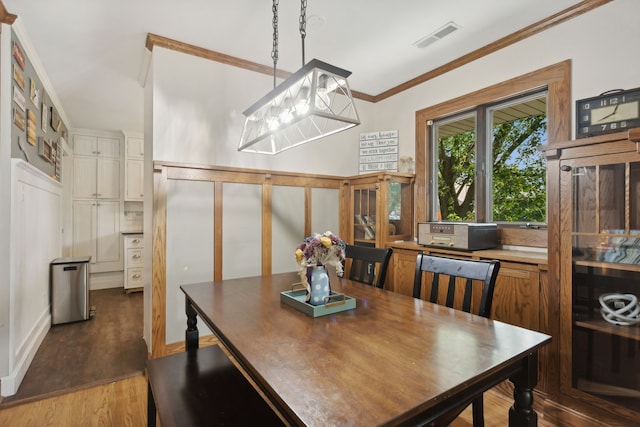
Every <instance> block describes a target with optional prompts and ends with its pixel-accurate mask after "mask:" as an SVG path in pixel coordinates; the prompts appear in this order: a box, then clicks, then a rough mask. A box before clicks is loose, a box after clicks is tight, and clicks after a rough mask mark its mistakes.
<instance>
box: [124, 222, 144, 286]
mask: <svg viewBox="0 0 640 427" xmlns="http://www.w3.org/2000/svg"><path fill="white" fill-rule="evenodd" d="M143 251H144V236H143V235H142V234H127V235H125V236H124V252H125V256H124V289H125V291H127V292H131V291H134V290H142V287H143V286H144V282H143V279H142V272H143V268H144V262H143Z"/></svg>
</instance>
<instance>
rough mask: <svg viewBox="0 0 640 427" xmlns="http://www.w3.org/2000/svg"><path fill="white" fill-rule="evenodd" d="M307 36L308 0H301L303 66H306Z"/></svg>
mask: <svg viewBox="0 0 640 427" xmlns="http://www.w3.org/2000/svg"><path fill="white" fill-rule="evenodd" d="M306 36H307V0H300V38H301V39H302V66H303V67H304V64H305V60H304V38H305V37H306Z"/></svg>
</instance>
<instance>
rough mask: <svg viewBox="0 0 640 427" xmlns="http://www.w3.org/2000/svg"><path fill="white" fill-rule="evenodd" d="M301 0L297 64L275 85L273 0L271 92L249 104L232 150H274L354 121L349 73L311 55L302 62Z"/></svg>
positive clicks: (303, 28)
mask: <svg viewBox="0 0 640 427" xmlns="http://www.w3.org/2000/svg"><path fill="white" fill-rule="evenodd" d="M306 9H307V0H302V1H301V6H300V37H301V39H302V68H300V69H299V70H298V71H296V72H295V73H294V74H292V75H291V76H290V77H289V78H287V79H286V80H284V81H283V82H282V83H281V84H280V85H278V86H276V64H277V62H278V0H273V7H272V10H273V50H272V51H271V58H272V59H273V86H274V88H273V90H272V91H271V92H269V93H268V94H267V95H266V96H264V97H263V98H262V99H260V100H259V101H258V102H256V103H255V104H253V105H252V106H251V107H249V108H248V109H247V110H246V111H245V112H244V113H243V114H244V115H245V116H246V119H245V123H244V129H243V131H242V137H241V139H240V145H239V146H238V151H246V152H253V153H263V154H277V153H279V152H281V151H284V150H288V149H289V148H293V147H295V146H297V145H300V144H304V143H305V142H309V141H313V140H315V139H318V138H322V137H324V136H327V135H331V134H334V133H337V132H340V131H342V130H345V129H349V128H351V127H353V126H356V125H359V124H360V119H359V118H358V113H357V111H356V107H355V104H354V103H353V97H352V96H351V90H350V89H349V84H348V83H347V77H349V76H350V75H351V72H349V71H346V70H343V69H341V68H338V67H335V66H333V65H329V64H327V63H325V62H322V61H319V60H317V59H313V60H311V61H309V63H307V64H305V60H304V39H305V36H306Z"/></svg>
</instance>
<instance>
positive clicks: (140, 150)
mask: <svg viewBox="0 0 640 427" xmlns="http://www.w3.org/2000/svg"><path fill="white" fill-rule="evenodd" d="M127 157H128V158H132V159H142V158H143V157H144V139H142V138H127Z"/></svg>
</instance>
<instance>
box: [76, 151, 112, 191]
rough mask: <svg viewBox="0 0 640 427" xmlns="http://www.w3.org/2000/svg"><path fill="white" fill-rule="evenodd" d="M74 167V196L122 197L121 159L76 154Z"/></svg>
mask: <svg viewBox="0 0 640 427" xmlns="http://www.w3.org/2000/svg"><path fill="white" fill-rule="evenodd" d="M73 167H74V175H73V197H74V198H76V199H92V198H97V199H119V198H120V160H118V159H113V158H99V157H76V156H74V159H73Z"/></svg>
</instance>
